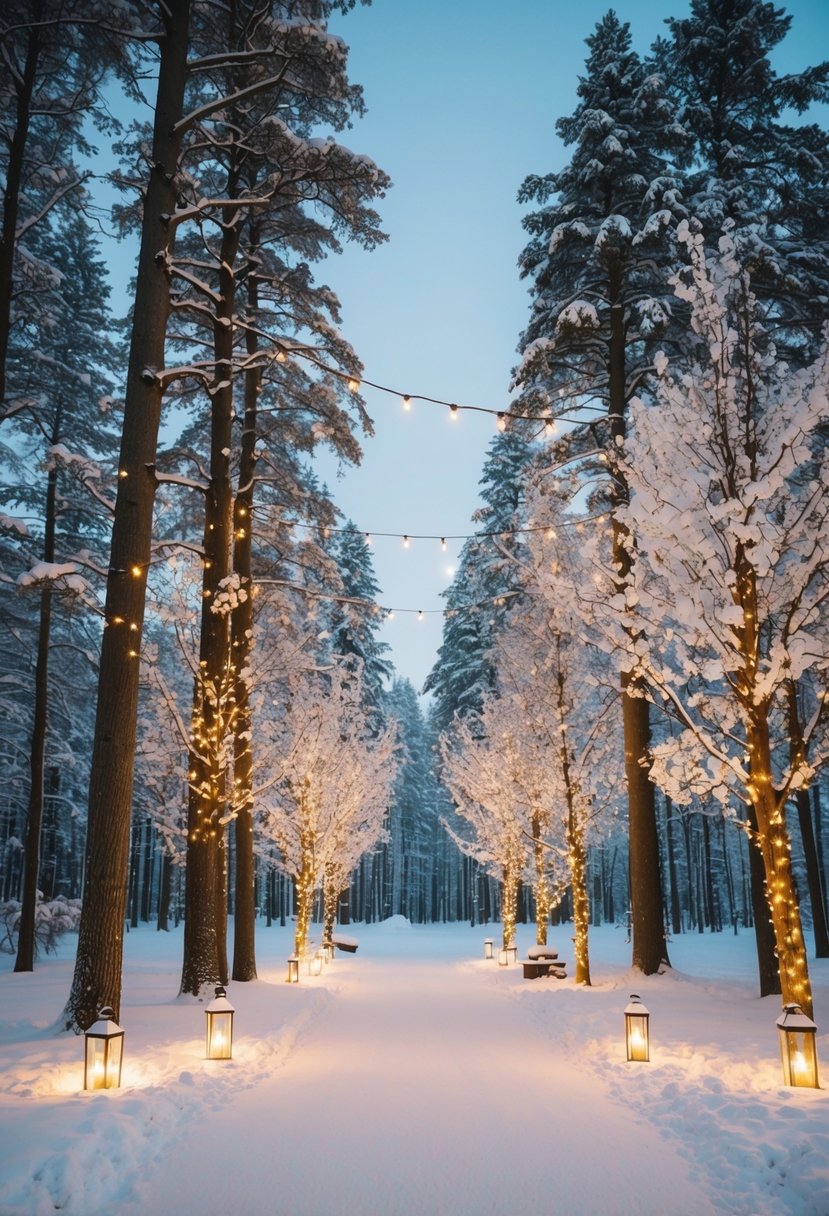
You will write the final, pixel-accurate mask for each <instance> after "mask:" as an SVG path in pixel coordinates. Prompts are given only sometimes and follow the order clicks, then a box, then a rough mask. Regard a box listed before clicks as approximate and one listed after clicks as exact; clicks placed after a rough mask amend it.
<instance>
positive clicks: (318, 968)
mask: <svg viewBox="0 0 829 1216" xmlns="http://www.w3.org/2000/svg"><path fill="white" fill-rule="evenodd" d="M324 957H325V956H324V955H323V953H322V950H317V952H316V953H315V954H314V957H313V958H312V959H311V975H322V964H323V960H324Z"/></svg>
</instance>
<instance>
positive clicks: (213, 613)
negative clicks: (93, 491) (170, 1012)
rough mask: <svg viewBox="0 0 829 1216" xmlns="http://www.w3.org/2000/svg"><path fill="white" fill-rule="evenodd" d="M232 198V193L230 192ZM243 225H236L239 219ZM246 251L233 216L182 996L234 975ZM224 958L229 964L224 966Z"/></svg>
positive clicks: (218, 372) (225, 260)
mask: <svg viewBox="0 0 829 1216" xmlns="http://www.w3.org/2000/svg"><path fill="white" fill-rule="evenodd" d="M231 197H232V189H231ZM234 220H236V221H237V222H234ZM238 246H239V227H238V217H237V216H234V215H231V214H227V215H226V216H225V224H224V227H223V229H222V241H221V252H220V257H219V268H218V279H219V293H218V295H219V302H218V303H217V305H216V316H215V320H214V325H213V358H214V364H215V366H214V371H213V382H212V384H211V387H210V397H211V423H210V484H209V488H208V490H207V494H206V496H205V512H204V535H203V550H204V572H203V579H202V613H201V635H200V639H199V675H198V677H197V679H196V680H195V683H194V695H193V719H192V740H193V741H192V749H191V750H192V771H193V772H194V773H195V777H194V778H193V779H191V781H190V786H189V796H188V807H187V888H186V905H185V909H186V910H185V917H184V959H183V962H182V971H181V992H182V993H190V994H191V995H193V996H200V995H202V994H203V993H205V992H207V991H208V990H209V989H210V988H212V987H213V986H214V985H215V984H217V983H221V978H220V977H221V975H222V974H225V975H226V972H227V963H226V957H225V955H226V945H225V944H223V938H222V936H221V935H222V930H223V925H222V923H221V921H222V911H223V908H224V888H223V881H224V864H223V857H222V854H223V844H222V840H221V837H222V835H223V833H224V828H223V826H222V820H223V816H224V812H225V809H226V803H227V798H228V789H227V773H226V769H225V740H226V737H227V735H228V733H229V732H230V730H232V724H233V717H234V716H235V715H234V714H233V711H232V708H231V706H232V701H233V696H234V683H235V682H234V680H233V674H232V664H231V654H230V615H229V612H228V611H226V610H225V609H224V608H220V606H219V605H218V604H217V596H218V595H219V593H220V592H221V589H222V586H223V584H224V581H225V580H226V579H227V577H228V574H229V572H230V554H231V547H232V541H231V537H232V527H233V497H232V491H231V484H230V451H231V445H232V429H233V318H234V314H235V275H234V270H233V267H234V265H235V262H236V253H237V250H238ZM223 959H224V964H223Z"/></svg>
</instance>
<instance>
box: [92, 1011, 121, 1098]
mask: <svg viewBox="0 0 829 1216" xmlns="http://www.w3.org/2000/svg"><path fill="white" fill-rule="evenodd" d="M123 1060H124V1032H123V1030H122V1029H121V1027H120V1026H119V1025H118V1023H117V1022H116V1021H115V1014H114V1012H113V1011H112V1009H111V1008H110V1006H109V1005H104V1007H103V1009H101V1010H100V1012H99V1013H98V1020H97V1021H96V1022H93V1023H92V1025H91V1026H90V1027H89V1030H87V1031H86V1033H85V1034H84V1067H83V1087H84V1089H117V1088H118V1086H119V1085H120V1084H121V1065H122V1063H123Z"/></svg>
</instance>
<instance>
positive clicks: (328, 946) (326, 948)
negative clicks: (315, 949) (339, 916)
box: [322, 941, 334, 963]
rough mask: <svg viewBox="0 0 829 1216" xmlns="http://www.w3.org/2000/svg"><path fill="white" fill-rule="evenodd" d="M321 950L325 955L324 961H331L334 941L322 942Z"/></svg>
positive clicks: (332, 959)
mask: <svg viewBox="0 0 829 1216" xmlns="http://www.w3.org/2000/svg"><path fill="white" fill-rule="evenodd" d="M322 950H323V954H324V955H325V961H326V963H331V962H333V961H334V943H333V942H330V941H329V942H323V944H322Z"/></svg>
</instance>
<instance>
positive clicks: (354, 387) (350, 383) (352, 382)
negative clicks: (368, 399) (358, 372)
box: [348, 376, 360, 393]
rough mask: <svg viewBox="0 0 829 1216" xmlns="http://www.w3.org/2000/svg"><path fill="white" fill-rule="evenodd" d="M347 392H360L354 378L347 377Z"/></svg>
mask: <svg viewBox="0 0 829 1216" xmlns="http://www.w3.org/2000/svg"><path fill="white" fill-rule="evenodd" d="M348 391H349V392H350V393H358V392H359V391H360V381H359V380H358V379H357V378H356V376H349V378H348Z"/></svg>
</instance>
